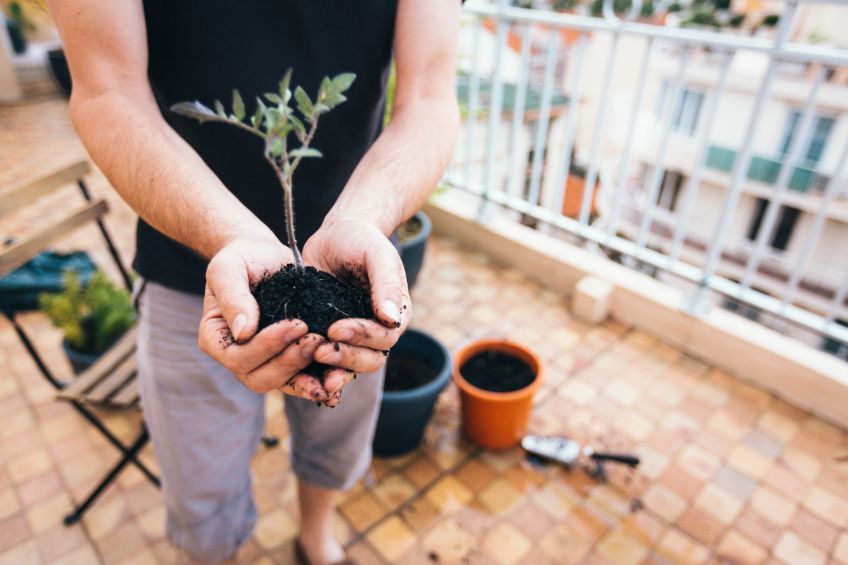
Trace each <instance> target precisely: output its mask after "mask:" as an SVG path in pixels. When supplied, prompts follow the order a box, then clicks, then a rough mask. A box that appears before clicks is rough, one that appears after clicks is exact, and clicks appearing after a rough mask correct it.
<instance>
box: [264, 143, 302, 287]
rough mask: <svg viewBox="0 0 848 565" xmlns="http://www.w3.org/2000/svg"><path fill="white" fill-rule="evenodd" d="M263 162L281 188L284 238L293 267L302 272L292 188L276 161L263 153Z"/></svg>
mask: <svg viewBox="0 0 848 565" xmlns="http://www.w3.org/2000/svg"><path fill="white" fill-rule="evenodd" d="M265 160H266V161H268V162H269V163H270V164H271V167H273V168H274V172H275V173H276V174H277V180H279V181H280V185H282V187H283V204H284V208H285V214H286V238H287V239H288V244H289V249H291V252H292V255H294V266H295V268H296V269H297V272H299V273H302V272H303V257H302V256H301V254H300V249H299V248H298V246H297V238H296V237H295V233H294V205H293V200H294V199H293V196H292V186H291V182H290V181H289V178H288V177H286V175H285V174H283V171H282V170H281V169H280V167H279V165H277V161H276V159H274V157H273V156H272V155H271V154H270V153H268V152H267V151H266V152H265Z"/></svg>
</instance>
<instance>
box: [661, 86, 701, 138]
mask: <svg viewBox="0 0 848 565" xmlns="http://www.w3.org/2000/svg"><path fill="white" fill-rule="evenodd" d="M671 90H672V88H671V84H670V81H668V80H664V81H663V82H662V85H660V95H659V97H658V98H657V107H656V114H657V116H658V117H659V116H662V115H663V111H664V110H665V107H666V105H667V104H668V103H669V96H670V94H671ZM703 106H704V93H703V92H701V91H699V90H695V89H693V88H688V87H684V88H683V89H682V90H681V91H680V94H679V95H678V98H677V100H676V101H675V105H674V108H673V111H672V113H671V129H672V130H674V131H677V132H680V133H685V134H687V135H692V134H693V133H695V130H696V129H698V120H699V118H700V117H701V108H702V107H703Z"/></svg>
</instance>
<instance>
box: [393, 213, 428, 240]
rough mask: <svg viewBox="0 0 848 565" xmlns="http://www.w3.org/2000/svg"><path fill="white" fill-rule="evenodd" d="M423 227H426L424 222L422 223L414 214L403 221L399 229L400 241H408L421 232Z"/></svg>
mask: <svg viewBox="0 0 848 565" xmlns="http://www.w3.org/2000/svg"><path fill="white" fill-rule="evenodd" d="M422 229H424V224H423V223H421V220H419V219H418V218H416V217H415V216H413V217H411V218H409V219H408V220H407V221H405V222H404V223H402V224H401V225H400V227H399V228H398V229H397V236H398V241H400V242H401V243H406V242H407V241H409V240H410V239H412V238H413V237H415V236H416V235H418V234H419V233H421V230H422Z"/></svg>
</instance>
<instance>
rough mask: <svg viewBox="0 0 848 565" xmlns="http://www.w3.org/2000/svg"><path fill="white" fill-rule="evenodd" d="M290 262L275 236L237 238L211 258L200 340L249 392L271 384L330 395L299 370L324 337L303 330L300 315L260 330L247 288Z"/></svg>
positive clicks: (296, 392)
mask: <svg viewBox="0 0 848 565" xmlns="http://www.w3.org/2000/svg"><path fill="white" fill-rule="evenodd" d="M291 262H293V257H292V253H291V251H290V250H289V248H287V247H286V246H284V245H283V244H282V243H280V242H279V241H277V240H276V239H274V238H270V237H269V238H262V237H244V238H236V239H234V240H232V241H231V242H230V243H228V244H227V245H226V246H224V247H223V248H222V249H221V250H220V251H219V252H218V253H217V254H216V255H215V256H214V257H213V258H212V260H211V261H210V262H209V267H208V268H207V270H206V293H205V296H204V300H203V317H202V318H201V321H200V328H199V333H198V345H199V346H200V349H202V350H203V351H204V352H205V353H206V354H208V355H209V356H210V357H212V358H213V359H214V360H215V361H217V362H219V363H221V364H222V365H223V366H224V367H226V368H227V369H229V370H230V371H232V372H233V374H235V375H236V376H237V377H238V379H239V380H240V381H241V382H242V383H243V384H244V385H245V386H246V387H247V388H248V389H250V390H251V391H253V392H256V393H266V392H270V391H272V390H275V389H279V390H281V391H282V392H283V393H285V394H289V395H292V396H299V397H302V398H308V399H310V400H316V401H321V402H324V401H327V400H329V399H330V397H329V395H328V393H327V390H326V389H325V387H324V386H322V384H321V382H320V381H319V380H318V379H316V378H315V377H312V376H309V375H304V374H301V373H300V371H302V370H303V369H304V368H305V367H306V366H307V365H309V364H310V363H311V362H312V360H313V358H314V356H315V353H316V351H317V349H318V347H319V346H320V345H321V344H322V343H324V342H325V341H326V340H325V339H324V338H323V337H321V336H319V335H316V334H310V333H307V327H306V324H304V323H303V322H302V321H300V320H283V321H281V322H278V323H276V324H272V325H270V326H268V327H266V328H264V329H263V330H261V331H257V330H258V327H259V305H258V304H257V303H256V300H255V299H254V298H253V295H252V294H251V292H250V289H251V287H252V286H253V285H255V284H256V283H258V282H259V281H260V280H261V279H262V278H263V277H265V276H266V275H267V274H269V273H273V272H275V271H277V270H279V269H280V267H282V266H283V265H286V264H288V263H291Z"/></svg>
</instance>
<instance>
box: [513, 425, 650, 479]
mask: <svg viewBox="0 0 848 565" xmlns="http://www.w3.org/2000/svg"><path fill="white" fill-rule="evenodd" d="M521 447H523V448H524V450H525V451H527V452H528V453H530V454H532V455H534V456H536V457H539V458H541V459H545V460H547V461H554V462H556V463H559V464H561V465H564V466H565V467H568V468H571V467H574V466H575V465H579V464H581V463H582V464H586V465H588V464H591V465H592V466H593V467H594V468H593V469H592V468H590V473H591V474H592V475H593V476H595V477H596V478H598V479H601V480H604V479H605V478H606V473H605V472H604V464H605V463H607V462H611V463H621V464H623V465H627V466H628V467H631V468H635V467H637V466H638V465H639V458H638V457H636V456H635V455H631V454H626V453H604V452H599V451H595V450H594V449H592V448H591V447H581V446H580V444H579V443H578V442H576V441H575V440H573V439H569V438H566V437H555V436H550V437H549V436H535V435H528V436H524V439H522V440H521Z"/></svg>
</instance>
